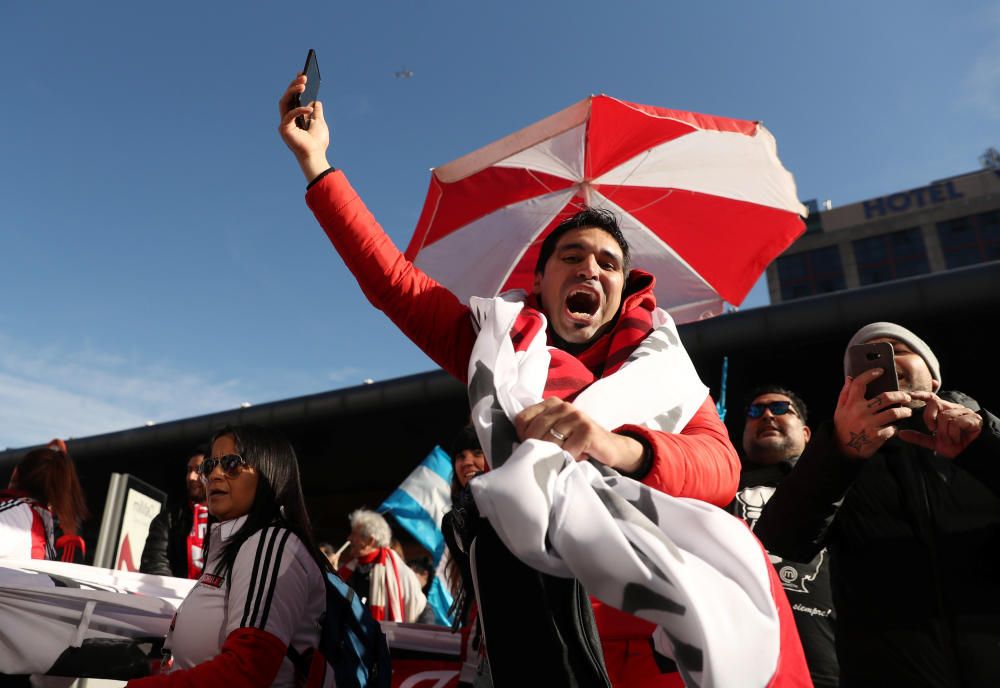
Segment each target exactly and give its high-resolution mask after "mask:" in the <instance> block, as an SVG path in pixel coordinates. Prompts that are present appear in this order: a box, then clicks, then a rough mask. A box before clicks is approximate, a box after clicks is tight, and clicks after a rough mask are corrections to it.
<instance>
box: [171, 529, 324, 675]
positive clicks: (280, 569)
mask: <svg viewBox="0 0 1000 688" xmlns="http://www.w3.org/2000/svg"><path fill="white" fill-rule="evenodd" d="M245 521H246V516H242V517H240V518H238V519H234V520H232V521H225V522H223V523H216V524H213V525H212V540H211V552H210V554H209V559H208V563H207V564H206V566H205V572H204V573H203V574H202V576H201V578H199V579H198V583H197V584H195V586H194V588H192V589H191V592H190V593H188V596H187V597H186V598H185V599H184V602H183V603H182V604H181V606H180V608H178V610H177V616H176V617H175V618H174V622H173V624H171V629H170V632H169V633H168V634H167V640H166V643H165V647H167V648H169V649H170V651H171V653H172V655H173V660H174V663H173V668H172V671H176V670H178V669H190V668H191V667H193V666H195V665H197V664H200V663H202V662H204V661H207V660H209V659H212V658H213V657H215V656H216V655H218V654H219V651H220V649H221V648H222V644H223V643H224V642H225V640H226V638H227V637H228V636H229V634H230V633H232V632H233V631H235V630H236V629H238V628H256V629H259V630H262V631H266V632H267V633H270V634H272V635H274V636H276V637H277V638H278V639H280V640H281V642H283V643H286V644H290V645H291V646H292V647H294V648H295V649H296V650H298V651H299V652H305V651H306V650H308V649H309V648H311V647H315V646H316V645H317V644H318V643H319V635H320V618H321V616H322V614H323V612H324V611H325V610H326V587H325V584H324V582H323V576H322V574H321V573H320V569H319V566H318V565H317V564H316V561H315V560H314V559H313V558H312V557H311V556H310V555H309V553H308V552H307V551H306V547H305V545H303V544H302V541H301V540H299V538H298V537H297V536H296V535H294V534H293V533H292V532H291V531H289V530H286V529H284V528H278V527H269V528H264V529H263V530H259V531H257V532H256V533H254V534H253V535H251V536H250V537H249V538H247V540H246V542H244V543H243V545H242V546H241V547H240V551H239V554H238V555H237V556H236V561H235V563H234V564H233V570H232V575H231V580H230V581H227V577H226V576H225V575H224V574H222V573H221V572H220V570H219V564H220V560H221V558H222V550H223V545H225V543H226V542H227V541H228V540H229V538H230V537H232V535H233V534H234V533H235V532H236V531H237V530H239V529H240V527H241V526H242V525H243V523H244V522H245ZM294 683H295V682H294V669H293V667H292V664H291V661H289V660H288V658H287V657H286V658H285V660H284V661H283V662H282V663H281V668H280V669H279V671H278V675H277V677H276V678H275V679H274V682H273V683H272V684H271V685H274V686H289V687H290V686H293V685H294Z"/></svg>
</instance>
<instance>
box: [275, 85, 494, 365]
mask: <svg viewBox="0 0 1000 688" xmlns="http://www.w3.org/2000/svg"><path fill="white" fill-rule="evenodd" d="M304 89H305V77H304V76H299V77H298V78H296V79H295V81H293V82H292V83H291V85H290V86H289V87H288V90H287V91H285V94H284V95H283V96H282V98H281V101H280V103H279V111H280V112H281V124H280V126H279V127H278V130H279V132H280V133H281V137H282V139H283V140H284V141H285V143H286V145H287V146H288V147H289V149H290V150H291V151H292V153H293V154H294V155H295V158H296V160H297V161H298V163H299V167H300V168H301V169H302V172H303V174H304V175H305V177H306V179H307V180H308V181H309V182H310V184H309V189H308V191H307V193H306V202H307V203H308V204H309V207H310V208H311V209H312V211H313V213H314V214H315V215H316V219H317V220H318V221H319V223H320V225H322V226H323V229H324V230H325V231H326V234H327V236H328V237H329V238H330V241H331V242H332V243H333V245H334V248H336V249H337V252H338V253H339V254H340V256H341V258H342V259H343V260H344V264H345V265H346V266H347V267H348V269H349V270H350V271H351V272H352V273H353V274H354V277H355V278H356V279H357V281H358V285H359V286H360V287H361V289H362V291H363V292H364V294H365V296H366V297H367V298H368V300H369V301H370V302H371V303H372V305H373V306H375V307H376V308H378V309H379V310H380V311H382V312H383V313H385V314H386V315H387V316H389V319H390V320H392V321H393V323H395V325H396V326H397V327H398V328H399V329H400V330H401V331H402V332H403V334H405V335H406V336H407V337H409V339H410V340H411V341H412V342H413V343H414V344H416V345H417V346H418V347H420V349H421V350H422V351H423V352H424V353H426V354H427V355H428V356H430V357H431V359H433V360H434V362H435V363H437V364H438V365H439V366H441V367H442V368H444V369H445V370H447V371H448V372H449V373H451V374H452V375H453V376H455V377H456V378H458V379H459V380H462V381H465V379H466V377H467V375H468V363H469V354H470V353H471V352H472V345H473V343H474V342H475V332H474V330H473V328H472V322H471V320H470V319H469V309H468V308H467V307H466V306H465V305H464V304H463V303H461V302H460V301H459V300H458V299H457V298H456V297H455V295H454V294H452V293H451V292H450V291H448V290H447V289H446V288H444V287H443V286H441V285H440V284H438V283H437V282H436V281H435V280H433V279H431V278H430V277H428V276H427V275H426V274H425V273H424V272H422V271H421V270H419V269H417V268H416V267H414V265H413V263H411V262H410V261H409V260H407V259H406V257H405V256H403V254H402V253H401V252H400V251H399V249H398V248H396V246H395V245H394V244H393V243H392V240H391V239H390V238H389V237H388V236H387V235H386V233H385V232H384V231H383V230H382V228H381V227H380V226H379V224H378V222H376V220H375V218H374V216H372V214H371V213H370V212H369V211H368V208H366V207H365V205H364V203H363V202H362V201H361V199H360V198H359V197H358V195H357V193H356V192H355V191H354V189H353V188H351V185H350V184H349V183H348V181H347V178H346V177H345V176H344V175H343V173H342V172H340V171H335V170H333V169H332V168H331V167H330V164H329V162H328V161H327V154H326V151H327V147H328V145H329V142H330V135H329V129H328V127H327V124H326V120H325V119H324V118H323V105H322V103H319V102H317V103H315V104H314V105H313V106H311V107H310V106H303V107H300V108H292V107H291V102H292V99H293V97H294V96H295V95H296V94H297V93H301V92H302V91H303V90H304ZM299 115H305V116H311V117H312V124H311V125H310V127H309V129H308V130H303V129H299V128H298V127H297V126H296V124H295V118H296V117H298V116H299Z"/></svg>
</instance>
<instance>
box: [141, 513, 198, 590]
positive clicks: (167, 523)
mask: <svg viewBox="0 0 1000 688" xmlns="http://www.w3.org/2000/svg"><path fill="white" fill-rule="evenodd" d="M193 520H194V510H193V509H192V508H191V504H190V503H189V502H187V501H186V500H185V501H184V502H183V503H181V504H175V505H173V506H168V507H167V508H166V509H164V510H163V511H161V512H160V513H159V514H157V516H156V517H155V518H154V519H153V521H152V523H150V524H149V535H147V536H146V546H145V547H144V548H143V550H142V559H141V560H140V562H139V570H140V571H141V572H142V573H155V574H157V575H160V576H174V577H176V578H187V577H188V553H187V537H188V534H189V533H190V532H191V526H192V522H193Z"/></svg>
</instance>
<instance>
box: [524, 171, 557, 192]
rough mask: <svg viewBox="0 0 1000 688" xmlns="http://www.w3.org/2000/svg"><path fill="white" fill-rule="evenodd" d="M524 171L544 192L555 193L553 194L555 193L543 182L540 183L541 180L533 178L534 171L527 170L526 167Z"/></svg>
mask: <svg viewBox="0 0 1000 688" xmlns="http://www.w3.org/2000/svg"><path fill="white" fill-rule="evenodd" d="M524 171H525V172H527V173H528V175H529V176H530V177H531V178H532V179H534V180H535V181H536V182H538V185H539V186H540V187H542V188H543V189H545V190H546V191H547V192H548V193H555V192H556V191H555V189H552V188H549V185H548V184H546V183H545V182H543V181H542V180H541V179H539V178H538V177H536V176H535V171H534V170H532V169H530V168H528V167H525V168H524Z"/></svg>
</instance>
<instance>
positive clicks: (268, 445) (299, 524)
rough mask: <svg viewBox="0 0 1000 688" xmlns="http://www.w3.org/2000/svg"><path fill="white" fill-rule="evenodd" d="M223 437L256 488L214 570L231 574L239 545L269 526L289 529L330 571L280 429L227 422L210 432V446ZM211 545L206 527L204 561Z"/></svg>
mask: <svg viewBox="0 0 1000 688" xmlns="http://www.w3.org/2000/svg"><path fill="white" fill-rule="evenodd" d="M227 435H228V436H230V437H232V438H233V441H234V442H235V443H236V451H237V452H238V453H239V455H240V456H242V457H243V459H244V460H245V461H246V462H247V464H248V465H250V466H251V467H253V468H254V469H255V470H256V471H257V492H256V493H255V494H254V499H253V504H252V505H251V506H250V512H249V513H248V514H247V520H246V522H244V524H243V525H242V526H240V529H239V530H237V531H236V533H234V534H233V536H232V538H230V540H229V542H228V543H227V544H226V545H225V546H224V548H223V550H222V559H221V570H220V571H219V572H220V573H222V572H225V573H226V575H227V576H230V575H231V574H232V569H233V563H234V562H235V561H236V555H237V554H239V551H240V547H242V546H243V543H244V542H246V541H247V539H249V538H250V536H252V535H253V534H254V533H256V532H257V531H258V530H262V529H264V528H267V527H269V526H278V527H281V528H287V529H288V530H290V531H292V532H293V533H294V534H295V535H296V536H298V538H299V540H301V541H302V544H304V545H305V546H306V550H307V551H308V552H309V554H310V555H311V556H312V558H313V559H314V560H315V561H316V563H317V564H318V565H319V567H320V569H321V570H322V571H324V572H326V571H332V570H333V569H332V568H331V567H330V562H329V561H328V560H327V558H326V557H325V556H323V554H322V552H320V550H319V547H318V546H317V545H316V538H315V536H314V535H313V530H312V524H311V523H310V521H309V513H308V512H307V511H306V503H305V498H304V497H303V496H302V483H301V481H300V480H299V462H298V459H297V458H296V456H295V449H293V448H292V445H291V443H290V442H289V441H288V440H287V439H285V438H284V436H282V435H281V434H280V433H278V432H276V431H274V430H270V429H268V428H264V427H261V426H259V425H227V426H225V427H223V428H221V429H219V430H218V431H217V432H216V433H215V434H214V435H213V436H212V442H211V444H214V443H215V441H216V440H217V439H219V438H220V437H225V436H227ZM211 521H212V522H214V521H215V519H214V518H212V519H211ZM211 547H212V545H211V529H209V535H208V536H207V537H206V538H205V552H206V555H205V560H206V561H208V552H209V551H211ZM213 573H214V572H213Z"/></svg>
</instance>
